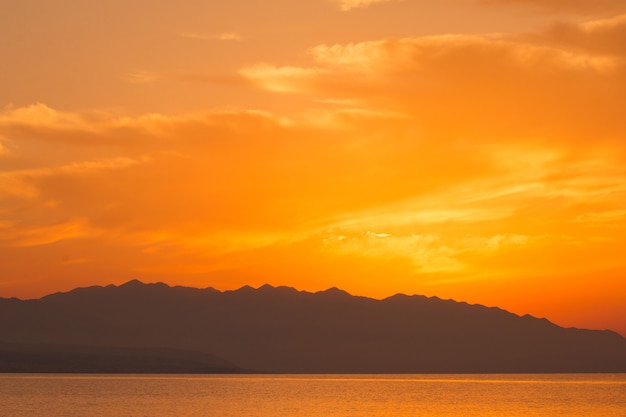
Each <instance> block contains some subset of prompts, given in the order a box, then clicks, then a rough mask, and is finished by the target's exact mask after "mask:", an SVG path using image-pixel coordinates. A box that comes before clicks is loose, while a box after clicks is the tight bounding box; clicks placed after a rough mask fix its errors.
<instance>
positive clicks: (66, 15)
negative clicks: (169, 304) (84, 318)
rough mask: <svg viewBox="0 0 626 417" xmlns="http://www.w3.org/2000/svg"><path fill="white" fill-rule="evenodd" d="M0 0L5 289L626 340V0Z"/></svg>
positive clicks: (0, 266)
mask: <svg viewBox="0 0 626 417" xmlns="http://www.w3.org/2000/svg"><path fill="white" fill-rule="evenodd" d="M0 10H2V12H1V13H0V27H1V29H0V31H1V32H2V35H3V39H4V40H5V41H4V42H2V43H0V56H2V57H3V59H2V61H3V64H2V66H0V271H1V273H0V297H13V296H15V297H20V298H33V297H40V296H42V295H45V294H48V293H51V292H56V291H66V290H69V289H72V288H74V287H78V286H89V285H106V284H110V283H115V284H119V283H122V282H125V281H128V280H130V279H134V278H136V279H140V280H142V281H145V282H156V281H163V282H166V283H168V284H170V285H187V286H195V287H208V286H212V287H215V288H218V289H233V288H238V287H241V286H243V285H252V286H260V285H262V284H264V283H269V284H272V285H287V286H293V287H296V288H298V289H301V290H311V291H313V290H320V289H326V288H329V287H339V288H342V289H344V290H346V291H348V292H350V293H352V294H355V295H363V296H370V297H375V298H383V297H387V296H390V295H392V294H395V293H399V292H401V293H409V294H424V295H428V296H438V297H441V298H452V299H455V300H458V301H467V302H470V303H480V304H485V305H490V306H496V305H497V306H499V307H501V308H504V309H507V310H509V311H512V312H515V313H518V314H526V313H529V314H532V315H534V316H538V317H547V318H549V319H550V320H551V321H553V322H555V323H557V324H559V325H564V326H575V327H585V328H594V329H605V328H610V329H613V330H616V331H618V332H620V333H622V334H624V335H626V256H625V255H626V116H625V110H624V109H626V3H625V2H624V1H622V0H577V1H574V0H562V1H559V0H425V1H417V0H403V1H400V0H396V1H394V0H298V1H296V0H289V1H287V0H272V1H263V2H261V1H254V0H231V1H228V2H226V1H214V2H201V1H199V0H183V1H179V2H176V3H174V2H158V4H156V3H154V2H150V3H149V2H144V1H134V2H128V1H120V0H110V1H108V2H103V3H96V2H91V1H83V2H73V1H59V2H45V1H42V0H23V1H19V2H9V4H7V5H4V6H2V7H1V8H0ZM243 11H245V12H243Z"/></svg>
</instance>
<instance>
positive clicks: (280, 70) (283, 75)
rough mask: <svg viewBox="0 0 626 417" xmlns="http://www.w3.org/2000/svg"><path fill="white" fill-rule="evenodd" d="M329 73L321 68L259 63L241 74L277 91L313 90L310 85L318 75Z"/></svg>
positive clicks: (265, 87)
mask: <svg viewBox="0 0 626 417" xmlns="http://www.w3.org/2000/svg"><path fill="white" fill-rule="evenodd" d="M325 73H327V71H326V70H324V69H320V68H299V67H288V66H286V67H277V66H273V65H269V64H259V65H255V66H252V67H247V68H244V69H242V70H241V71H240V74H241V75H242V76H243V77H245V78H247V79H249V80H251V81H253V82H254V83H255V84H256V85H258V86H259V87H261V88H264V89H266V90H269V91H275V92H280V93H283V92H289V93H297V92H311V91H312V89H313V86H312V85H310V81H311V82H312V81H313V80H314V79H315V78H316V77H317V76H319V75H323V74H325Z"/></svg>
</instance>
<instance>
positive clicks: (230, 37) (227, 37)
mask: <svg viewBox="0 0 626 417" xmlns="http://www.w3.org/2000/svg"><path fill="white" fill-rule="evenodd" d="M180 36H182V37H183V38H188V39H197V40H203V41H209V40H216V41H242V40H244V37H243V36H241V35H240V34H238V33H235V32H222V33H194V32H184V33H181V34H180Z"/></svg>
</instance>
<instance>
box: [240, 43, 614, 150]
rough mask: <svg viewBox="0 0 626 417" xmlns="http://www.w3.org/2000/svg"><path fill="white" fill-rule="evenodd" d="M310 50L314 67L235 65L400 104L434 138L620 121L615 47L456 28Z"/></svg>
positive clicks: (306, 88)
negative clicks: (604, 50)
mask: <svg viewBox="0 0 626 417" xmlns="http://www.w3.org/2000/svg"><path fill="white" fill-rule="evenodd" d="M616 44H617V43H616ZM310 54H311V55H312V56H313V58H314V59H315V60H316V62H317V63H318V65H317V66H311V67H291V66H286V67H274V66H271V65H268V64H264V65H263V66H259V67H250V68H247V69H244V70H243V71H242V72H241V74H242V75H243V76H244V77H246V78H248V79H249V80H251V81H252V82H253V83H254V84H256V85H257V86H259V87H261V88H265V89H268V90H271V91H280V92H297V93H308V94H312V95H315V96H332V97H339V98H342V99H350V100H355V101H358V102H361V103H364V104H363V106H364V107H367V106H369V107H372V108H374V109H377V110H381V109H393V110H395V111H398V110H399V111H401V112H402V113H405V114H409V115H410V116H411V117H413V118H414V122H415V123H416V124H421V125H422V126H424V127H426V126H430V127H433V128H435V126H436V129H437V131H438V132H437V134H438V135H439V136H440V137H441V136H442V135H444V134H445V135H471V134H475V133H479V132H480V131H482V132H483V133H484V132H485V130H490V132H489V135H493V134H495V132H497V131H499V132H500V133H501V134H510V132H511V131H514V132H515V133H514V134H515V135H518V136H527V137H528V136H538V135H546V134H548V135H551V136H558V137H565V136H564V135H570V136H569V138H568V140H571V139H572V138H577V137H578V138H580V140H586V138H587V137H588V135H590V134H593V135H595V136H600V137H613V138H616V137H618V136H619V135H620V133H619V132H621V129H622V126H621V124H620V123H619V122H618V120H620V119H621V116H620V115H619V114H618V113H619V111H618V110H617V109H620V108H622V107H623V106H625V105H626V102H625V100H626V99H624V97H626V83H625V82H624V80H625V78H626V77H625V74H626V68H625V66H624V62H623V60H622V59H621V58H620V57H616V56H608V55H599V54H596V53H590V52H587V51H583V50H581V49H579V48H562V47H557V46H554V45H550V44H549V43H547V42H544V43H542V42H538V41H537V42H532V41H520V40H515V39H508V38H498V37H485V36H461V35H446V36H430V37H422V38H405V39H390V40H380V41H370V42H360V43H352V44H346V45H319V46H316V47H314V48H312V49H311V50H310ZM622 93H624V94H622Z"/></svg>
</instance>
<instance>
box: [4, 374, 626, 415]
mask: <svg viewBox="0 0 626 417" xmlns="http://www.w3.org/2000/svg"><path fill="white" fill-rule="evenodd" d="M0 415H1V416H2V417H22V416H29V417H38V416H39V417H53V416H54V417H62V416H72V417H73V416H90V417H100V416H102V417H117V416H125V417H126V416H127V417H166V416H167V417H171V416H181V417H201V416H202V417H205V416H220V417H222V416H223V417H229V416H231V417H240V416H246V417H248V416H250V417H254V416H257V417H270V416H272V417H276V416H294V417H295V416H298V417H313V416H315V417H318V416H319V417H321V416H326V417H349V416H354V417H357V416H358V417H373V416H377V417H380V416H399V417H402V416H412V417H413V416H423V417H431V416H458V417H460V416H463V417H473V416H500V417H506V416H510V417H516V416H542V417H543V416H551V417H552V416H556V417H559V416H568V417H570V416H571V417H574V416H576V417H581V416H603V417H613V416H615V417H624V416H626V374H586V375H534V374H528V375H198V376H196V375H25V374H22V375H11V374H5V375H0Z"/></svg>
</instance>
